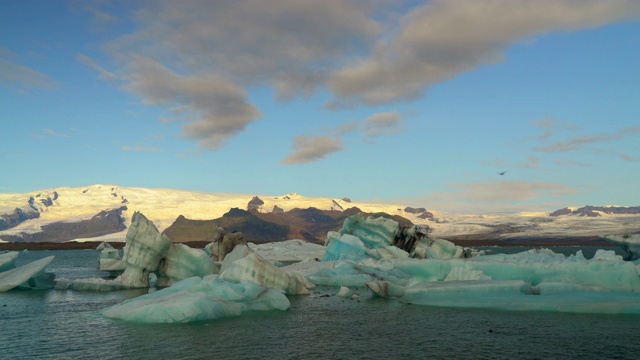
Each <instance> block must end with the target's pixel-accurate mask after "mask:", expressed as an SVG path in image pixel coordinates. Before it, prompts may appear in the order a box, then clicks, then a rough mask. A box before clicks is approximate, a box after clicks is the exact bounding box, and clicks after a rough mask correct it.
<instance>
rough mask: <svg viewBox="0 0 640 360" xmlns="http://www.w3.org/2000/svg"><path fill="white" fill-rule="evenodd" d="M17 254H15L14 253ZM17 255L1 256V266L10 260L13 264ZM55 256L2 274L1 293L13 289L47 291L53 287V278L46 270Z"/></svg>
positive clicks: (0, 280) (0, 279) (0, 276)
mask: <svg viewBox="0 0 640 360" xmlns="http://www.w3.org/2000/svg"><path fill="white" fill-rule="evenodd" d="M13 253H15V252H13ZM16 257H17V253H15V255H14V254H12V253H7V254H2V255H0V264H2V263H3V261H6V260H7V259H8V261H9V262H11V264H13V261H15V258H16ZM53 258H54V257H53V256H48V257H46V258H43V259H40V260H36V261H33V262H30V263H28V264H26V265H22V266H20V267H17V268H15V269H11V270H7V271H4V272H1V273H0V292H3V291H7V290H11V289H13V288H24V289H46V288H50V287H52V285H53V281H52V278H51V276H49V275H48V274H47V273H45V268H46V267H47V265H49V263H50V262H51V261H52V260H53Z"/></svg>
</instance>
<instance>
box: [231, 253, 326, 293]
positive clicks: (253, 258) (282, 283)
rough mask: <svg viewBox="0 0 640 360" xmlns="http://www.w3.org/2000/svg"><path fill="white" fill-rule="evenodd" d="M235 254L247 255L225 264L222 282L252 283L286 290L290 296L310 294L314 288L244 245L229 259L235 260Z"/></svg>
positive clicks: (294, 273) (304, 279)
mask: <svg viewBox="0 0 640 360" xmlns="http://www.w3.org/2000/svg"><path fill="white" fill-rule="evenodd" d="M234 253H237V254H241V255H245V254H247V255H246V256H243V257H241V258H239V259H237V260H235V261H233V262H232V263H231V264H230V265H226V264H224V263H223V266H222V268H221V273H220V279H222V280H226V281H232V282H243V281H252V282H255V283H256V284H259V285H262V286H264V287H267V288H276V289H281V290H284V291H285V292H286V293H287V294H289V295H300V294H309V289H311V288H313V287H314V285H313V284H312V283H310V282H309V281H307V279H306V278H305V277H304V276H302V275H301V274H299V273H296V272H288V271H286V270H283V269H281V268H278V267H276V266H274V265H272V264H270V263H269V262H267V261H266V260H265V259H263V258H262V257H261V256H260V255H258V254H256V253H255V252H252V251H251V250H249V249H248V248H247V247H246V246H244V245H241V246H236V247H235V249H234V250H233V251H232V252H231V253H230V254H229V255H228V257H230V258H235V257H236V256H234ZM238 257H240V256H238Z"/></svg>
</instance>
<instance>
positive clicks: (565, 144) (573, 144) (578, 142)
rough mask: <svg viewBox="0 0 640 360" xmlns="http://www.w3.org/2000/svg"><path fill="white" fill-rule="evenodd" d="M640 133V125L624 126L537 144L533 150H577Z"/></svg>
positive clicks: (551, 151) (550, 151)
mask: <svg viewBox="0 0 640 360" xmlns="http://www.w3.org/2000/svg"><path fill="white" fill-rule="evenodd" d="M638 133H640V125H638V126H633V127H629V128H624V129H620V130H617V131H615V132H611V133H605V132H602V133H596V134H588V135H579V136H575V137H572V138H569V139H567V140H562V141H557V142H554V143H551V144H548V145H541V146H535V147H534V148H533V150H535V151H539V152H545V153H553V152H566V151H575V150H582V149H585V148H588V147H589V146H590V145H594V144H599V143H608V142H611V141H615V140H620V139H623V138H625V137H628V136H631V135H634V134H638Z"/></svg>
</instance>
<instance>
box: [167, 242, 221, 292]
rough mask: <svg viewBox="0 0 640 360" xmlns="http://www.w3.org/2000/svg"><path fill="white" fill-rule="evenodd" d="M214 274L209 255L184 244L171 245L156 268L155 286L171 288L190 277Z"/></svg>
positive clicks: (214, 270) (214, 269)
mask: <svg viewBox="0 0 640 360" xmlns="http://www.w3.org/2000/svg"><path fill="white" fill-rule="evenodd" d="M215 272H216V268H215V266H214V265H213V261H211V259H210V258H209V255H207V253H205V252H204V251H203V250H200V249H193V248H190V247H188V246H187V245H184V244H171V246H169V248H168V249H167V251H166V252H165V253H164V254H163V258H162V259H161V260H160V265H159V266H158V271H157V275H158V280H157V282H156V286H159V287H165V286H171V285H172V284H173V283H175V282H178V281H180V280H184V279H187V278H190V277H192V276H200V277H202V276H205V275H210V274H213V273H215Z"/></svg>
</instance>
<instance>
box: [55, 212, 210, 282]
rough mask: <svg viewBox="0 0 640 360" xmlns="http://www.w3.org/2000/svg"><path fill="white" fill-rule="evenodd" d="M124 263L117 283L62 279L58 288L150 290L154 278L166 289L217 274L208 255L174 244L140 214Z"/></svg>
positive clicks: (133, 223)
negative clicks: (184, 281)
mask: <svg viewBox="0 0 640 360" xmlns="http://www.w3.org/2000/svg"><path fill="white" fill-rule="evenodd" d="M103 251H104V250H103ZM122 261H123V262H124V264H125V265H126V267H125V269H124V272H123V273H122V275H120V276H118V277H117V278H115V279H113V280H105V279H99V278H92V279H78V280H73V281H70V280H67V279H58V281H57V284H56V287H57V288H61V289H64V288H73V289H76V290H91V291H111V290H117V289H135V288H146V287H149V279H150V276H155V277H156V278H157V283H156V285H157V286H161V287H162V286H170V285H171V284H173V283H175V282H177V281H180V280H183V279H186V278H189V277H192V276H205V275H209V274H214V273H215V272H216V270H217V268H216V267H215V265H214V263H213V261H212V260H211V258H210V257H209V255H208V254H207V253H206V252H205V251H203V250H200V249H192V248H189V247H188V246H186V245H184V244H178V243H172V242H171V240H170V239H169V238H168V237H167V236H166V235H165V234H161V233H160V232H159V231H158V229H157V228H156V226H155V225H154V224H153V222H151V221H150V220H149V219H147V218H146V217H145V216H144V215H142V213H140V212H135V213H134V214H133V217H132V219H131V225H130V226H129V230H128V231H127V235H126V245H125V247H124V256H123V259H122Z"/></svg>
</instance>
